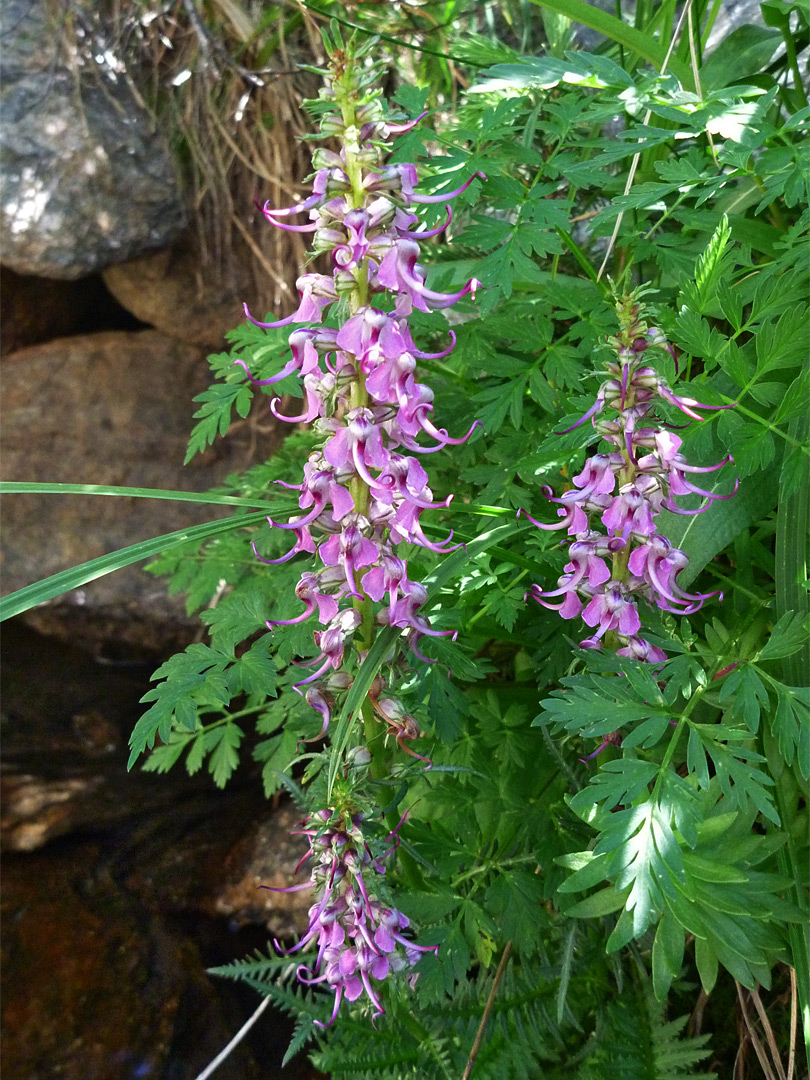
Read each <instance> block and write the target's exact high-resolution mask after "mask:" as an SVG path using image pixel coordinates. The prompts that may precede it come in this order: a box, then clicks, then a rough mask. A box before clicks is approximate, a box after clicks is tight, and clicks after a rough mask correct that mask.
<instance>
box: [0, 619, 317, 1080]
mask: <svg viewBox="0 0 810 1080" xmlns="http://www.w3.org/2000/svg"><path fill="white" fill-rule="evenodd" d="M3 660H4V663H3V670H4V678H3V698H2V701H3V714H2V734H3V744H4V755H3V782H4V796H3V820H2V826H3V828H2V838H3V841H4V847H5V849H6V853H5V855H4V860H3V907H2V917H3V935H2V953H3V973H4V993H3V999H2V1027H3V1032H2V1035H3V1037H2V1048H3V1049H2V1055H3V1057H2V1063H0V1064H2V1071H3V1075H4V1076H9V1077H14V1080H46V1078H47V1080H51V1078H52V1077H55V1076H59V1077H65V1078H68V1080H74V1078H75V1080H93V1078H96V1077H97V1078H98V1080H119V1078H120V1080H130V1078H135V1077H153V1078H156V1080H193V1078H194V1077H196V1076H197V1074H198V1073H199V1072H200V1071H201V1070H202V1069H203V1068H204V1067H205V1066H206V1065H207V1064H208V1062H209V1061H210V1060H211V1059H212V1058H213V1057H214V1056H215V1055H216V1054H217V1053H218V1052H219V1050H221V1049H222V1047H223V1046H224V1045H225V1044H226V1043H227V1042H228V1041H229V1039H230V1038H231V1037H232V1035H233V1034H234V1032H235V1031H236V1030H238V1028H239V1027H240V1026H241V1025H242V1023H244V1021H245V1020H246V1019H247V1018H248V1016H250V1015H251V1013H252V1012H253V1011H254V1010H255V1008H256V1006H257V1004H258V998H257V997H256V995H255V994H254V993H253V992H252V991H250V990H249V989H248V988H245V987H239V986H238V985H236V984H232V983H231V982H230V981H224V980H220V979H212V978H210V977H209V976H207V975H206V974H205V968H206V967H208V966H213V965H218V964H225V963H229V962H231V961H233V960H235V959H238V958H240V957H242V956H245V955H246V954H247V953H248V952H252V951H253V950H254V949H256V948H265V947H266V944H267V940H268V936H276V935H279V936H282V937H287V936H293V935H295V934H298V933H300V930H301V927H302V925H305V922H306V916H305V911H306V908H307V906H308V905H309V902H310V901H309V898H308V894H307V893H292V894H289V895H287V894H276V893H271V892H267V891H266V890H261V889H259V887H258V886H259V885H260V884H281V885H283V884H287V883H289V882H290V880H291V875H292V871H293V869H294V866H295V863H296V862H297V861H298V859H299V858H300V855H301V853H302V852H301V845H300V843H299V842H297V840H296V839H295V838H290V837H289V829H290V827H291V826H292V825H293V824H294V823H295V821H297V819H298V817H299V815H298V813H297V811H295V809H294V808H292V807H291V806H290V805H289V804H282V805H281V806H279V807H277V808H274V807H273V806H272V805H270V804H268V803H267V802H266V801H265V800H264V799H263V798H262V794H261V785H260V783H259V781H258V776H255V775H252V773H251V771H250V767H249V766H248V767H246V768H245V770H244V771H242V770H240V772H239V773H237V779H236V781H235V782H234V783H233V784H232V785H231V786H230V787H229V788H228V789H227V790H226V791H225V792H220V791H218V790H217V789H216V788H214V787H213V785H212V784H211V782H210V779H209V778H206V777H202V776H198V777H194V778H189V777H188V776H186V775H185V774H184V772H183V771H182V767H181V769H180V770H179V771H175V772H172V773H171V774H169V775H168V776H157V775H154V774H148V773H144V772H142V771H139V770H133V772H131V773H127V772H126V740H127V736H128V733H129V731H130V730H131V726H132V723H133V721H134V719H135V718H136V717H137V715H138V714H139V711H140V707H139V705H138V698H139V697H140V695H141V694H142V693H143V691H144V689H145V688H146V685H147V684H148V674H149V671H150V670H151V667H153V666H154V664H155V662H152V664H151V665H146V664H132V665H129V666H124V665H110V664H104V663H100V662H99V660H98V659H97V658H93V657H92V656H89V655H86V654H83V653H82V652H81V651H80V650H77V649H73V648H69V647H67V646H65V645H62V644H60V643H58V642H53V641H52V640H48V639H44V638H41V637H39V636H38V635H35V634H34V633H33V632H32V631H30V630H29V629H28V628H26V627H21V626H17V625H15V623H14V622H12V623H11V624H10V629H9V630H8V631H7V632H6V635H5V639H4V658H3ZM34 849H36V850H34ZM240 928H241V929H240ZM290 1030H291V1028H290V1025H289V1023H288V1022H287V1020H286V1019H283V1018H279V1017H278V1016H273V1015H272V1013H271V1011H269V1010H268V1012H266V1013H265V1014H264V1016H263V1017H262V1018H261V1019H260V1021H259V1023H258V1024H257V1025H256V1027H255V1028H254V1029H253V1032H252V1035H251V1038H250V1040H249V1041H247V1042H246V1043H245V1044H244V1046H243V1047H242V1048H241V1049H240V1050H239V1052H238V1053H235V1054H234V1055H233V1056H232V1058H230V1059H229V1061H228V1063H227V1064H225V1065H223V1066H222V1068H221V1070H219V1071H218V1072H217V1077H220V1076H222V1077H224V1078H225V1080H274V1078H275V1077H277V1076H278V1077H282V1076H283V1077H284V1078H285V1080H286V1078H288V1077H289V1078H291V1080H300V1078H305V1077H310V1076H314V1074H313V1073H312V1072H311V1070H309V1068H308V1066H306V1063H305V1062H301V1063H299V1064H297V1065H296V1064H295V1063H293V1065H291V1066H289V1067H288V1068H287V1069H286V1070H285V1071H284V1072H283V1074H282V1073H281V1072H280V1071H279V1063H280V1061H281V1058H282V1056H283V1053H284V1050H285V1049H286V1044H287V1041H288V1040H289V1036H290Z"/></svg>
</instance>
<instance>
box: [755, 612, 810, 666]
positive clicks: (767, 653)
mask: <svg viewBox="0 0 810 1080" xmlns="http://www.w3.org/2000/svg"><path fill="white" fill-rule="evenodd" d="M809 632H810V630H809V629H808V625H807V619H806V618H802V616H801V614H800V613H799V612H797V611H786V612H785V614H784V615H782V616H781V618H779V619H778V620H777V622H776V624H775V625H774V628H773V629H772V630H771V632H770V635H769V636H768V640H767V642H766V643H765V645H764V647H763V648H762V649H760V651H759V654H758V655H757V660H783V659H784V658H785V657H787V656H793V655H794V654H795V653H797V652H798V651H799V650H800V649H802V648H804V646H805V645H806V644H807V635H808V633H809Z"/></svg>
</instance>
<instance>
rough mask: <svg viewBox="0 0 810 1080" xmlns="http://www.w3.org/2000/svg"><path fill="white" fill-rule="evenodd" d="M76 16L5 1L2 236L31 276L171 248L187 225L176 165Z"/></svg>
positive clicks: (125, 79) (130, 89) (12, 262)
mask: <svg viewBox="0 0 810 1080" xmlns="http://www.w3.org/2000/svg"><path fill="white" fill-rule="evenodd" d="M77 14H78V13H77V12H76V11H73V12H69V11H68V10H67V8H66V7H64V8H63V7H62V6H61V5H58V4H48V3H47V2H46V0H5V3H4V4H3V5H2V16H0V35H1V36H2V42H3V49H2V58H1V59H0V71H1V73H2V91H1V92H0V105H1V106H2V112H3V130H2V134H0V176H1V177H2V182H3V199H2V213H1V214H0V237H2V245H3V261H4V262H5V263H6V265H8V266H10V267H11V268H12V269H13V270H16V271H17V272H18V273H21V274H39V275H42V276H44V277H52V278H66V279H75V278H79V277H82V276H83V275H85V274H89V273H92V272H93V271H95V270H99V269H101V268H102V267H104V266H109V265H110V264H111V263H115V262H122V261H124V260H126V259H129V258H133V257H134V256H136V255H140V254H143V253H144V252H146V251H154V250H155V249H157V248H161V247H165V246H166V245H167V244H169V243H171V242H172V240H174V239H175V237H176V236H178V235H179V233H180V231H181V230H182V229H183V227H184V225H185V222H186V213H185V210H184V208H183V204H182V201H181V197H180V191H179V187H178V183H177V177H176V171H175V165H174V163H173V161H172V159H171V156H170V154H169V151H168V147H167V145H166V142H165V140H164V138H163V135H162V133H161V132H160V131H159V130H158V128H157V125H156V124H155V122H154V120H153V119H152V118H151V117H150V116H149V114H148V113H147V111H146V109H145V108H144V107H143V104H142V102H141V101H140V100H139V94H138V93H137V91H136V90H135V88H134V86H133V84H132V82H131V80H130V79H129V76H128V73H127V72H126V69H125V68H124V66H123V64H122V63H121V62H120V60H119V59H117V58H116V57H115V56H114V55H113V54H112V53H110V52H109V51H105V52H104V53H101V54H97V53H96V51H95V50H94V48H93V47H92V46H91V43H90V42H89V41H87V45H86V48H82V47H81V44H82V37H81V36H80V35H77V36H74V38H73V39H71V38H70V36H69V35H68V34H67V33H66V32H65V28H66V25H67V21H68V20H69V21H70V24H71V26H72V27H73V28H74V29H75V26H74V24H75V21H76V16H77Z"/></svg>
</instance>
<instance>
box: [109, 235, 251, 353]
mask: <svg viewBox="0 0 810 1080" xmlns="http://www.w3.org/2000/svg"><path fill="white" fill-rule="evenodd" d="M240 266H244V267H245V269H244V270H242V272H241V273H240V272H238V271H237V273H236V274H235V276H233V277H227V278H225V280H217V277H220V278H221V277H222V275H215V274H214V272H213V270H212V268H210V267H209V268H208V269H207V270H205V271H203V268H202V267H203V263H202V260H201V258H200V255H199V252H198V251H197V250H196V249H195V245H194V244H193V243H192V241H191V240H190V239H189V238H184V240H183V241H181V242H180V243H178V244H175V245H174V247H173V248H171V249H168V250H165V251H159V252H156V253H154V254H152V255H144V256H142V257H141V258H139V259H132V260H131V261H129V262H125V263H119V264H118V265H117V266H109V267H107V269H106V270H105V271H104V274H103V278H104V284H105V285H106V286H107V288H108V289H109V290H110V292H111V293H112V294H113V296H114V297H115V298H116V300H117V301H118V303H119V304H120V305H121V306H122V307H124V308H126V310H127V311H129V312H131V313H132V314H133V315H134V316H135V317H136V318H138V319H140V321H141V322H143V323H148V324H149V325H150V326H154V327H155V328H156V329H157V330H161V331H162V332H163V333H164V334H170V335H171V336H172V337H176V338H180V339H181V340H182V341H186V342H188V343H189V344H190V345H204V346H206V347H207V348H209V349H211V350H212V351H217V352H219V351H221V350H222V349H225V348H227V345H226V342H225V340H224V338H225V333H226V331H228V330H232V329H233V328H234V327H235V326H236V325H237V324H238V323H240V322H242V321H243V320H244V314H243V312H242V304H243V303H245V302H248V303H250V302H251V301H252V299H253V297H252V294H253V293H254V292H255V286H254V284H253V280H252V276H251V275H250V274H249V272H248V270H247V263H246V262H245V263H242V264H240ZM263 316H264V311H263V310H262V311H261V312H260V315H259V317H260V318H261V317H263Z"/></svg>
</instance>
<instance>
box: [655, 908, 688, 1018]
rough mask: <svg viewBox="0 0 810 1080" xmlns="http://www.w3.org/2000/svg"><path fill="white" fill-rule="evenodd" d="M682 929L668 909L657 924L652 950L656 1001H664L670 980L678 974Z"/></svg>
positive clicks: (683, 937) (680, 961)
mask: <svg viewBox="0 0 810 1080" xmlns="http://www.w3.org/2000/svg"><path fill="white" fill-rule="evenodd" d="M685 940H686V938H685V934H684V930H683V927H682V926H681V925H680V924H679V922H678V921H677V919H676V918H675V917H674V916H673V914H672V912H671V911H670V909H669V908H667V909H665V911H664V914H663V915H662V916H661V919H660V921H659V923H658V929H657V930H656V932H655V940H654V941H653V948H652V977H653V990H654V993H655V996H656V998H657V1000H658V1001H664V1000H665V998H666V996H667V994H668V993H669V988H670V986H671V984H672V980H673V979H676V978H677V977H678V975H679V974H680V971H681V967H682V965H683V952H684V944H685Z"/></svg>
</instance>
